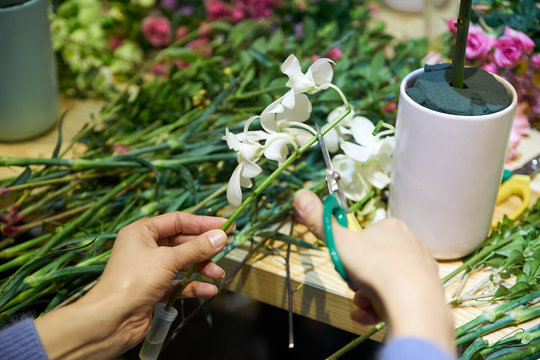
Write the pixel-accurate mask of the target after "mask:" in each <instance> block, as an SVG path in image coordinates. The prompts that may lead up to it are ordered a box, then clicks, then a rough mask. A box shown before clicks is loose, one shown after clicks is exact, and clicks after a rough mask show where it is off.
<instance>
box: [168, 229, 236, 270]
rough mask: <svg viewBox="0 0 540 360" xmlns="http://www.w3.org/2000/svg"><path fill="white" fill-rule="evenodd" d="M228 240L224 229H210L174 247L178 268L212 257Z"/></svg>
mask: <svg viewBox="0 0 540 360" xmlns="http://www.w3.org/2000/svg"><path fill="white" fill-rule="evenodd" d="M226 242H227V234H225V232H224V231H223V230H219V229H216V230H211V231H208V232H206V233H204V234H202V235H200V236H197V237H196V238H194V239H192V240H191V241H187V242H185V243H183V244H180V245H177V246H174V247H172V249H174V252H175V260H176V261H177V263H176V265H177V270H178V271H180V270H181V269H183V268H184V267H186V266H188V265H190V264H195V263H200V262H202V261H205V260H208V259H210V258H211V257H212V256H214V255H216V254H217V253H218V252H220V251H221V250H222V249H223V247H224V246H225V243H226Z"/></svg>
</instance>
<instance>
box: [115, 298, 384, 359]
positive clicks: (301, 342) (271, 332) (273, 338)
mask: <svg viewBox="0 0 540 360" xmlns="http://www.w3.org/2000/svg"><path fill="white" fill-rule="evenodd" d="M198 304H199V303H198V300H194V299H190V300H186V301H185V305H184V311H185V314H186V315H187V314H189V313H190V312H191V311H193V309H195V307H196V306H197V305H198ZM179 318H180V315H179ZM179 318H178V319H177V320H176V321H175V323H173V327H176V326H177V325H178V323H179ZM293 326H294V336H295V347H294V349H289V348H288V339H289V330H288V313H287V311H285V310H281V309H279V308H276V307H274V306H270V305H267V304H264V303H261V302H258V301H255V300H253V299H250V298H248V297H245V296H242V295H238V294H235V293H231V292H223V293H222V294H220V295H219V296H218V297H217V298H216V299H214V300H213V301H212V302H211V303H210V304H209V306H208V307H207V308H206V312H203V313H200V314H199V315H198V316H197V317H196V318H195V319H194V320H193V321H192V322H191V323H189V324H188V325H187V326H186V327H185V328H184V329H183V330H182V331H181V332H180V333H179V335H178V336H177V337H176V339H174V340H173V341H172V342H171V343H170V344H169V346H168V347H167V348H166V349H165V350H164V351H163V352H162V354H161V356H160V357H159V359H160V360H172V359H204V360H222V359H223V360H224V359H235V360H244V359H245V360H248V359H249V360H273V359H280V360H281V359H325V358H326V357H328V356H329V355H331V354H333V353H334V352H336V351H337V350H339V349H340V348H341V347H343V346H345V345H346V344H348V343H349V342H350V341H352V340H353V339H355V338H356V337H357V335H355V334H352V333H349V332H347V331H343V330H339V329H336V328H334V327H332V326H329V325H326V324H324V323H321V322H318V321H314V320H311V319H308V318H305V317H302V316H298V315H294V323H293ZM380 346H381V344H380V343H378V342H376V341H372V340H367V341H365V342H364V343H362V344H360V345H359V346H358V347H357V348H355V349H354V350H352V351H350V352H349V353H347V354H346V355H344V356H342V357H341V358H340V359H343V360H347V359H357V360H359V359H362V360H370V359H375V354H376V352H377V350H378V349H379V348H380ZM139 350H140V345H139V346H137V347H135V348H134V349H133V350H131V351H129V352H127V353H126V354H124V355H123V356H122V357H120V358H119V359H124V360H138V359H139V358H138V353H139Z"/></svg>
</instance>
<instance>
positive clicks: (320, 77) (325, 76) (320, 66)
mask: <svg viewBox="0 0 540 360" xmlns="http://www.w3.org/2000/svg"><path fill="white" fill-rule="evenodd" d="M331 63H332V64H335V62H333V61H332V60H330V59H328V58H321V59H319V60H317V61H315V62H314V63H313V64H311V66H310V67H309V69H308V71H307V72H306V76H307V77H308V78H309V79H311V80H313V83H314V84H315V86H317V87H319V86H321V85H324V84H328V83H330V82H332V77H333V76H334V69H333V68H332V65H330V64H331Z"/></svg>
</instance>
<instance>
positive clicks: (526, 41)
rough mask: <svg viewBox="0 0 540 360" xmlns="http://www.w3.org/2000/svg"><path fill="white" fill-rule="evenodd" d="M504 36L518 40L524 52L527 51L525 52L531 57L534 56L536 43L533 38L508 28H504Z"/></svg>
mask: <svg viewBox="0 0 540 360" xmlns="http://www.w3.org/2000/svg"><path fill="white" fill-rule="evenodd" d="M504 35H505V36H510V37H513V38H515V39H518V40H519V42H520V43H521V46H522V47H523V50H525V52H526V53H527V54H529V55H530V54H532V52H533V50H534V41H532V40H531V38H530V37H528V36H527V35H526V34H525V33H522V32H521V31H517V30H514V29H512V28H510V27H508V26H507V27H505V28H504Z"/></svg>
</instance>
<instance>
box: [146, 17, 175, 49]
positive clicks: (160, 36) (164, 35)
mask: <svg viewBox="0 0 540 360" xmlns="http://www.w3.org/2000/svg"><path fill="white" fill-rule="evenodd" d="M142 32H143V34H144V36H145V37H146V39H147V40H148V41H149V42H150V44H152V45H153V46H165V45H167V44H169V43H170V42H171V23H170V22H169V19H167V18H166V17H162V16H152V15H151V16H148V17H145V18H144V19H143V21H142Z"/></svg>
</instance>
